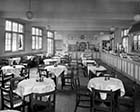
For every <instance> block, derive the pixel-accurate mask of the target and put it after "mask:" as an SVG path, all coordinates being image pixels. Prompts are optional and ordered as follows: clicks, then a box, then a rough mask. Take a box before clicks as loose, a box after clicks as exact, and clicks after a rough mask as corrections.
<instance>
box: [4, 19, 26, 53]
mask: <svg viewBox="0 0 140 112" xmlns="http://www.w3.org/2000/svg"><path fill="white" fill-rule="evenodd" d="M7 21H9V22H11V29H10V30H7V29H6V22H7ZM13 23H16V24H17V31H14V30H13ZM19 25H22V31H21V32H20V31H19ZM4 30H5V32H4V52H12V53H14V52H21V51H23V50H24V49H25V48H24V47H25V42H24V41H25V24H24V23H22V22H19V21H16V20H11V19H5V29H4ZM6 34H11V36H10V37H11V39H10V45H9V48H10V49H9V50H8V49H6ZM14 34H16V35H17V36H16V44H17V45H16V50H13V41H14V39H13V38H14V36H13V35H14ZM19 35H22V38H21V41H20V42H21V46H22V47H21V49H20V47H18V45H19Z"/></svg>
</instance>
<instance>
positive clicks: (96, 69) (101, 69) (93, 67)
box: [87, 65, 107, 76]
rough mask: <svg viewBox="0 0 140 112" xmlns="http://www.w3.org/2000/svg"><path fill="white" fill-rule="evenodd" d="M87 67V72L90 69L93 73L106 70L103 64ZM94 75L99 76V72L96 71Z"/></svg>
mask: <svg viewBox="0 0 140 112" xmlns="http://www.w3.org/2000/svg"><path fill="white" fill-rule="evenodd" d="M87 69H88V73H89V71H91V72H93V73H94V74H96V72H97V71H106V70H107V69H106V68H105V67H104V66H99V67H97V66H93V65H90V66H88V67H87ZM96 75H97V76H99V75H100V73H97V74H96Z"/></svg>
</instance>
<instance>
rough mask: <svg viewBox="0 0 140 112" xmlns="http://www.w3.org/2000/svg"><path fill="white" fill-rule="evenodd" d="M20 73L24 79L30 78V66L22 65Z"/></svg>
mask: <svg viewBox="0 0 140 112" xmlns="http://www.w3.org/2000/svg"><path fill="white" fill-rule="evenodd" d="M20 75H21V76H22V77H24V78H25V79H29V78H30V68H29V67H24V68H22V69H21V72H20Z"/></svg>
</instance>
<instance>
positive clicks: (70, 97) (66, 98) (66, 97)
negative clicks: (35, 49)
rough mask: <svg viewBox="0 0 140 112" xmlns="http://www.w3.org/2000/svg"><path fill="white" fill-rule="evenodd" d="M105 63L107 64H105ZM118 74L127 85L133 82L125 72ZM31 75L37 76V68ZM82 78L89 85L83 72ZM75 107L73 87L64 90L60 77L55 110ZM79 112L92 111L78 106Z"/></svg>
mask: <svg viewBox="0 0 140 112" xmlns="http://www.w3.org/2000/svg"><path fill="white" fill-rule="evenodd" d="M104 65H105V64H104ZM105 66H106V65H105ZM106 67H107V69H108V70H110V67H108V66H106ZM116 74H117V75H118V78H119V79H121V80H122V81H123V83H124V84H125V86H127V85H128V84H132V81H131V80H130V79H128V78H126V77H125V76H124V75H123V74H121V73H119V72H116ZM30 76H31V77H37V76H38V74H37V69H36V68H32V69H31V73H30ZM80 80H81V82H82V84H83V85H87V83H88V77H84V76H83V74H82V73H81V75H80ZM139 104H140V86H139V85H137V98H136V112H140V106H139ZM74 108H75V92H74V91H73V90H71V88H64V90H61V81H60V78H59V79H58V92H57V94H56V111H55V112H74ZM77 112H90V111H89V109H83V108H78V109H77Z"/></svg>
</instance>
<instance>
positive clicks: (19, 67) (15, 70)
mask: <svg viewBox="0 0 140 112" xmlns="http://www.w3.org/2000/svg"><path fill="white" fill-rule="evenodd" d="M22 68H24V66H23V65H13V66H10V65H8V66H3V67H2V68H1V69H2V71H3V73H4V74H7V75H8V74H9V73H12V74H14V76H16V77H19V74H20V71H21V70H22Z"/></svg>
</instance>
